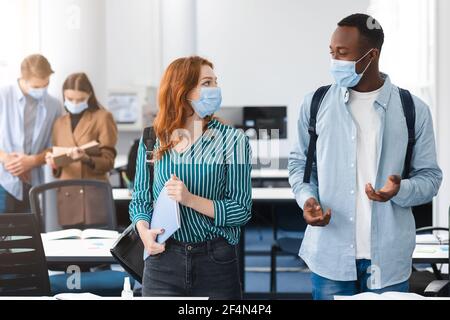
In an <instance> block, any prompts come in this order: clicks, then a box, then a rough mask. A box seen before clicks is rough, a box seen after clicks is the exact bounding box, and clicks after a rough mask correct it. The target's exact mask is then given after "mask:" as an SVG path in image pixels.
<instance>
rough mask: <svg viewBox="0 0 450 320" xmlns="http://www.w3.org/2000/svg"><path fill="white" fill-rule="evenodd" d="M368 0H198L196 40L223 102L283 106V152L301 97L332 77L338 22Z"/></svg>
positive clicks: (362, 9) (360, 9) (292, 135)
mask: <svg viewBox="0 0 450 320" xmlns="http://www.w3.org/2000/svg"><path fill="white" fill-rule="evenodd" d="M368 6H369V0H362V1H353V0H342V1H329V0H315V1H298V0H276V1H274V0H245V1H242V0H198V3H197V19H198V20H197V21H198V22H197V28H198V34H197V45H198V53H199V54H200V55H203V56H206V57H207V58H210V59H211V60H212V61H213V62H214V63H215V65H216V72H217V74H218V77H219V83H220V86H221V87H222V89H223V96H224V101H223V103H224V105H225V106H244V105H257V106H258V105H261V106H267V105H287V106H288V107H289V108H288V136H289V141H286V142H283V141H282V143H281V145H280V149H281V154H280V155H281V156H282V157H287V156H288V154H289V149H290V148H291V145H292V144H293V143H294V142H295V139H296V121H297V118H298V108H299V105H300V103H301V101H302V99H303V96H304V95H305V94H307V93H308V92H311V91H313V90H315V89H316V88H317V87H319V86H320V85H324V84H328V83H330V82H331V77H330V76H329V72H328V66H329V59H330V58H329V49H328V46H329V41H330V38H331V34H332V32H333V31H334V30H335V28H336V24H337V22H338V21H339V20H340V19H342V18H344V17H345V16H347V15H349V14H352V13H356V12H366V11H367V8H368Z"/></svg>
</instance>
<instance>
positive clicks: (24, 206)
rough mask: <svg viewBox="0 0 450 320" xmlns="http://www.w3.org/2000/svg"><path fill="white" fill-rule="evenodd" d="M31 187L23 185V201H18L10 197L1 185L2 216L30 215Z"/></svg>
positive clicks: (0, 206)
mask: <svg viewBox="0 0 450 320" xmlns="http://www.w3.org/2000/svg"><path fill="white" fill-rule="evenodd" d="M30 189H31V186H30V185H27V184H24V185H23V200H22V201H20V200H17V199H16V198H14V197H13V196H12V195H10V194H9V193H8V192H7V191H6V190H5V189H4V188H3V187H2V186H1V185H0V214H1V213H30V212H31V209H30V197H29V192H30Z"/></svg>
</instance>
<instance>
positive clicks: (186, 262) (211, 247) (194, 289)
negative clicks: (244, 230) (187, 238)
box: [142, 238, 242, 300]
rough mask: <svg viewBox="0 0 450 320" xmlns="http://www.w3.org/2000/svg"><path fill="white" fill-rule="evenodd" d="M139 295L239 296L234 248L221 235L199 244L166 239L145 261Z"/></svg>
mask: <svg viewBox="0 0 450 320" xmlns="http://www.w3.org/2000/svg"><path fill="white" fill-rule="evenodd" d="M142 295H143V296H144V297H152V296H153V297H208V298H210V299H212V300H239V299H242V286H241V280H240V273H239V263H238V255H237V247H236V246H233V245H230V244H229V243H228V242H227V241H226V240H225V239H223V238H216V239H213V240H211V241H206V242H201V243H181V242H178V241H175V240H173V239H169V240H168V241H167V243H166V250H165V251H164V252H163V253H161V254H158V255H156V256H149V257H148V258H147V259H146V260H145V268H144V279H143V284H142Z"/></svg>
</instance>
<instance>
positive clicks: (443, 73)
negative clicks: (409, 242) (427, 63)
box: [434, 0, 450, 227]
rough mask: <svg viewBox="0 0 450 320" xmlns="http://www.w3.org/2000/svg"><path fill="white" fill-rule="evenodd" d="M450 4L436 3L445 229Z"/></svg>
mask: <svg viewBox="0 0 450 320" xmlns="http://www.w3.org/2000/svg"><path fill="white" fill-rule="evenodd" d="M449 13H450V2H449V1H448V0H438V1H437V38H436V43H437V48H438V50H437V57H436V65H437V70H436V72H437V77H436V96H437V108H436V119H435V126H436V132H437V149H438V161H439V165H440V166H441V168H442V170H443V172H444V181H443V183H442V187H441V190H440V191H439V196H438V197H437V199H436V201H435V204H436V206H435V210H436V211H435V219H434V224H435V225H438V226H442V227H447V226H448V209H449V205H450V181H449V173H450V143H449V142H450V108H449V106H450V90H449V84H450V61H449V57H450V37H449V32H448V30H450V20H449V19H448V14H449Z"/></svg>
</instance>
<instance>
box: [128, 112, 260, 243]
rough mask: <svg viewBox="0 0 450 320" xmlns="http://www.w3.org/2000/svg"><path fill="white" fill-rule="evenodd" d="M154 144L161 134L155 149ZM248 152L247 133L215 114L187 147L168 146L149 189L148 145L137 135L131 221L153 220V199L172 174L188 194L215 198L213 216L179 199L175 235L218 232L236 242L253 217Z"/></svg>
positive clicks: (189, 238)
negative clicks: (221, 119)
mask: <svg viewBox="0 0 450 320" xmlns="http://www.w3.org/2000/svg"><path fill="white" fill-rule="evenodd" d="M158 147H159V140H157V141H156V144H155V149H156V150H157V148H158ZM251 158H252V157H251V149H250V145H249V141H248V137H247V136H245V135H244V134H243V133H242V132H241V131H239V130H236V129H234V128H232V127H230V126H227V125H224V124H222V123H220V122H219V121H217V120H214V119H213V120H211V121H210V122H209V123H208V128H207V130H206V131H205V133H204V134H203V135H202V136H201V137H200V138H199V139H198V140H197V141H196V142H195V143H194V144H192V146H191V147H190V148H189V149H188V150H186V151H185V152H182V153H178V152H176V151H175V150H173V149H172V150H170V151H168V152H166V153H165V154H164V156H163V157H162V158H161V159H160V160H157V161H156V162H155V165H154V170H155V171H154V185H153V190H152V191H151V190H150V189H151V186H150V174H149V166H148V165H147V163H146V148H145V145H144V143H143V141H142V140H141V142H140V145H139V150H138V156H137V163H136V177H135V182H134V192H133V199H132V201H131V203H130V208H129V209H130V210H129V211H130V219H131V221H132V223H133V224H134V225H136V223H137V222H138V221H141V220H144V221H147V222H149V223H150V222H151V218H152V213H153V201H154V200H155V199H157V198H158V195H159V193H160V192H161V190H162V189H163V188H164V185H165V183H166V182H167V181H168V180H169V179H170V178H171V176H172V174H176V176H177V177H178V178H180V180H181V181H183V182H184V184H185V185H186V187H187V189H188V190H189V191H190V192H191V193H192V194H195V195H197V196H200V197H203V198H206V199H209V200H212V201H213V203H214V219H211V218H210V217H207V216H205V215H203V214H201V213H199V212H197V211H195V210H193V209H191V208H188V207H185V206H183V205H181V204H180V216H181V228H180V229H179V230H178V231H177V232H176V233H175V234H174V235H173V238H174V239H175V240H178V241H181V242H202V241H207V240H211V239H214V238H216V237H218V236H221V237H223V238H225V239H226V240H227V241H228V242H229V243H230V244H233V245H234V244H237V243H238V242H239V238H240V232H241V230H240V227H241V226H243V225H245V224H246V223H247V222H248V221H249V220H250V218H251V207H252V192H251V169H252V165H251Z"/></svg>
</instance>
